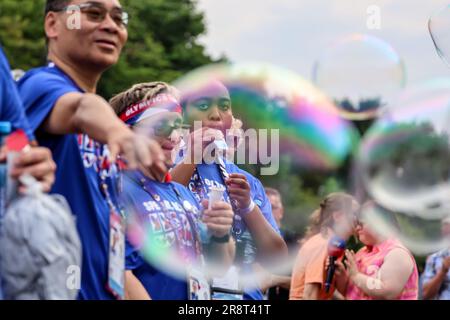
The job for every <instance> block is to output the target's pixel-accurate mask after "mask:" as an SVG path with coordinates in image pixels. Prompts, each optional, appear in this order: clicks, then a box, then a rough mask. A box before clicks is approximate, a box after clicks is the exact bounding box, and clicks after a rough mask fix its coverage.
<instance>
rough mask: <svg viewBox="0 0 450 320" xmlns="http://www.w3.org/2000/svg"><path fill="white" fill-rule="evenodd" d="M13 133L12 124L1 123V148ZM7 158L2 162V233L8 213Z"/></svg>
mask: <svg viewBox="0 0 450 320" xmlns="http://www.w3.org/2000/svg"><path fill="white" fill-rule="evenodd" d="M10 133H11V123H10V122H6V121H0V147H1V148H3V147H4V146H5V140H6V137H7V136H8V135H9V134H10ZM7 178H8V175H7V164H6V157H5V159H4V160H3V161H2V162H0V232H1V226H2V220H3V217H4V215H5V212H6V181H7Z"/></svg>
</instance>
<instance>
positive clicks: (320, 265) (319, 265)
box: [305, 246, 327, 284]
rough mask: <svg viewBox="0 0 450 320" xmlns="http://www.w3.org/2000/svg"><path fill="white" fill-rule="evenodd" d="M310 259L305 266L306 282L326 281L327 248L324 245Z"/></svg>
mask: <svg viewBox="0 0 450 320" xmlns="http://www.w3.org/2000/svg"><path fill="white" fill-rule="evenodd" d="M310 253H311V254H312V255H313V256H312V257H311V259H309V261H308V263H307V264H306V268H305V284H308V283H320V284H323V282H324V269H325V261H326V259H327V248H326V247H325V246H324V247H323V248H320V250H319V251H317V252H316V253H313V252H310Z"/></svg>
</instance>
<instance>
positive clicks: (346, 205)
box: [305, 192, 356, 239]
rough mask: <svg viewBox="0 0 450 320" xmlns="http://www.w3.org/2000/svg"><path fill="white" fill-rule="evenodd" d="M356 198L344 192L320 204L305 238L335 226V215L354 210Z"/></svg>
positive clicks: (311, 217) (327, 198) (337, 193)
mask: <svg viewBox="0 0 450 320" xmlns="http://www.w3.org/2000/svg"><path fill="white" fill-rule="evenodd" d="M354 202H356V200H355V198H353V197H352V196H351V195H349V194H346V193H343V192H335V193H330V194H329V195H327V196H326V197H325V199H323V200H322V202H320V205H319V208H318V209H316V210H315V211H314V212H313V213H312V214H311V216H310V218H309V226H308V229H307V230H306V235H305V238H306V239H309V238H311V237H312V236H314V235H316V234H318V233H320V232H323V231H325V230H326V229H327V228H331V227H332V226H333V223H334V221H333V213H334V212H337V211H341V210H348V209H350V210H351V209H352V208H353V203H354Z"/></svg>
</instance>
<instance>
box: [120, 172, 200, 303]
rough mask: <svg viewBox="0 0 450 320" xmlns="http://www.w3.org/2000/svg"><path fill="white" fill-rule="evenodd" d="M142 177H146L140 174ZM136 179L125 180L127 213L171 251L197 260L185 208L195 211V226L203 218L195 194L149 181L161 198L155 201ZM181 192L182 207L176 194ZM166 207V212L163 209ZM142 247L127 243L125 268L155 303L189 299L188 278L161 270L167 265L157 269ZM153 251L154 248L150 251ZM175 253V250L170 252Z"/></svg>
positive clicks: (175, 185) (125, 177)
mask: <svg viewBox="0 0 450 320" xmlns="http://www.w3.org/2000/svg"><path fill="white" fill-rule="evenodd" d="M141 177H143V176H142V175H141ZM136 181H137V178H136V176H133V174H132V173H131V174H130V173H127V174H126V175H125V176H124V178H123V194H124V201H125V202H126V208H127V214H134V215H136V216H135V219H137V220H139V221H140V222H141V223H142V224H141V226H142V227H143V229H144V230H146V231H150V232H151V233H152V235H153V236H154V237H155V238H156V240H157V241H158V242H161V243H163V244H164V245H165V246H167V247H168V248H171V249H168V250H174V251H175V250H176V251H177V252H180V251H181V250H183V252H186V253H187V254H188V255H189V256H191V257H192V258H193V259H196V258H198V255H197V253H196V249H195V248H196V246H195V241H194V239H195V235H194V232H198V229H196V231H194V230H193V229H192V225H191V224H190V222H189V220H188V218H187V213H186V211H185V210H184V209H183V207H182V205H183V204H184V207H186V204H185V203H186V202H188V207H190V208H192V209H191V210H190V215H191V217H192V219H191V221H192V222H194V223H196V222H197V221H198V219H200V216H199V213H200V210H201V207H200V204H199V203H198V202H197V201H196V200H195V198H194V196H193V195H192V193H191V192H190V191H189V190H188V189H186V188H185V187H184V186H182V185H180V184H178V183H174V182H172V183H161V182H157V181H153V180H150V179H146V183H147V184H149V185H150V186H151V191H150V192H153V193H154V194H157V195H158V196H159V197H160V199H159V200H158V201H155V200H154V199H153V198H152V196H151V195H150V194H149V193H148V192H147V191H145V190H144V189H143V188H142V187H141V185H139V184H138V183H136ZM174 189H175V190H177V191H178V193H179V195H180V198H181V199H183V204H180V201H179V198H178V196H177V194H176V193H175V191H174ZM161 206H165V208H166V210H165V212H164V210H162V209H161ZM139 249H140V244H137V243H134V244H131V242H129V241H127V246H126V269H127V270H132V271H133V274H134V275H135V276H136V277H137V278H138V279H139V280H140V281H141V283H142V284H143V285H144V287H145V289H146V290H147V292H148V293H149V294H150V296H151V297H152V299H154V300H187V299H188V288H187V283H186V279H178V278H175V277H173V276H172V275H170V274H168V273H165V272H163V271H161V269H163V268H164V266H160V267H159V268H158V266H156V263H157V261H155V262H153V263H151V262H147V261H146V260H145V259H144V257H143V254H142V253H141V252H140V250H139ZM150 250H151V249H150ZM171 252H173V251H171Z"/></svg>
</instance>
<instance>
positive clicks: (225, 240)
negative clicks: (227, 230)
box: [211, 234, 230, 243]
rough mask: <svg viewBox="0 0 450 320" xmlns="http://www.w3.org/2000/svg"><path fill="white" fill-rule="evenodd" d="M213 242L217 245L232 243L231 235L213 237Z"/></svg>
mask: <svg viewBox="0 0 450 320" xmlns="http://www.w3.org/2000/svg"><path fill="white" fill-rule="evenodd" d="M211 240H212V241H213V242H216V243H228V241H230V235H229V234H226V235H224V236H223V237H216V236H212V237H211Z"/></svg>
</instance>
